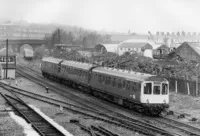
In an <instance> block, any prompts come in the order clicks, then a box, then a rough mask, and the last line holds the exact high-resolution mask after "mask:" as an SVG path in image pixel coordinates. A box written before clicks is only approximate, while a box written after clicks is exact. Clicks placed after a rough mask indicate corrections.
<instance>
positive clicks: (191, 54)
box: [176, 42, 200, 61]
mask: <svg viewBox="0 0 200 136" xmlns="http://www.w3.org/2000/svg"><path fill="white" fill-rule="evenodd" d="M176 52H177V54H179V55H180V56H181V57H182V58H185V59H188V60H194V61H200V43H189V42H184V43H182V44H181V45H180V46H179V47H178V48H177V49H176Z"/></svg>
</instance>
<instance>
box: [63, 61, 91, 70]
mask: <svg viewBox="0 0 200 136" xmlns="http://www.w3.org/2000/svg"><path fill="white" fill-rule="evenodd" d="M61 65H65V66H71V67H76V68H80V69H85V70H89V69H90V68H92V67H93V66H94V65H92V64H89V63H83V62H77V61H69V60H65V61H63V62H62V64H61Z"/></svg>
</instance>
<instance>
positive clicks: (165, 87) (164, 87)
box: [162, 84, 168, 94]
mask: <svg viewBox="0 0 200 136" xmlns="http://www.w3.org/2000/svg"><path fill="white" fill-rule="evenodd" d="M167 90H168V85H167V84H162V94H167V92H168V91H167Z"/></svg>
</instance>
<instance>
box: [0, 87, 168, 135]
mask: <svg viewBox="0 0 200 136" xmlns="http://www.w3.org/2000/svg"><path fill="white" fill-rule="evenodd" d="M0 86H1V87H3V88H4V89H6V90H8V91H9V92H11V93H12V94H13V93H15V95H16V94H20V95H25V96H27V97H30V98H32V99H37V100H40V101H42V102H45V103H49V104H52V105H55V106H60V103H58V101H55V99H49V98H48V97H45V96H42V95H38V94H36V95H35V94H34V93H27V91H25V90H22V89H17V90H21V91H15V90H13V89H9V88H8V87H5V86H6V84H3V85H2V84H0ZM7 86H8V85H7ZM9 87H10V86H9ZM10 88H14V87H10ZM22 91H23V92H26V93H22ZM35 96H37V97H35ZM46 99H48V100H46ZM67 105H68V104H67ZM63 108H64V109H67V110H70V111H72V112H76V113H79V114H82V115H85V116H87V117H92V118H94V119H97V120H100V121H104V122H107V123H110V124H113V125H117V126H120V127H123V128H126V129H128V130H132V131H136V132H139V133H142V134H145V135H152V136H154V135H156V134H158V133H159V134H165V135H169V136H171V135H172V134H170V133H168V132H166V131H164V130H162V129H160V128H158V127H153V126H151V125H149V124H147V123H143V124H142V123H138V122H137V123H136V122H130V121H129V122H128V121H127V120H122V119H121V118H117V117H113V116H111V115H107V114H105V113H101V112H97V111H94V112H95V113H96V114H98V116H94V115H92V114H89V113H85V112H83V111H80V110H79V109H74V108H72V107H67V106H64V105H63ZM79 108H80V107H79ZM90 111H91V110H90ZM99 116H104V117H99ZM105 117H106V118H105ZM100 129H101V128H100Z"/></svg>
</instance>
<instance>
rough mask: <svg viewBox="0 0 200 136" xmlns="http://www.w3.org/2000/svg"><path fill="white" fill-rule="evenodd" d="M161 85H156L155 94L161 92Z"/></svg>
mask: <svg viewBox="0 0 200 136" xmlns="http://www.w3.org/2000/svg"><path fill="white" fill-rule="evenodd" d="M160 91H161V90H160V86H154V87H153V94H160Z"/></svg>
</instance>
